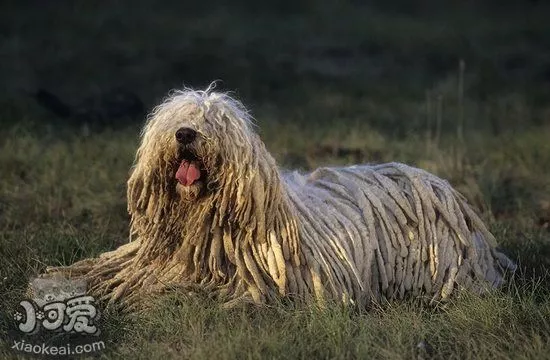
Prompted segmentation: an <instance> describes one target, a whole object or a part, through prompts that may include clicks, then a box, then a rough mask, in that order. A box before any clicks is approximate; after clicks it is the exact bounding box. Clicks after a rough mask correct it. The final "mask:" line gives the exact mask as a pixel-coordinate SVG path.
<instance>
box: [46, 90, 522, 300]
mask: <svg viewBox="0 0 550 360" xmlns="http://www.w3.org/2000/svg"><path fill="white" fill-rule="evenodd" d="M128 210H129V212H130V215H131V218H132V221H131V229H130V235H131V240H132V241H131V242H130V243H129V244H127V245H124V246H122V247H120V248H119V249H116V250H114V251H111V252H108V253H105V254H103V255H101V256H100V257H99V258H96V259H87V260H83V261H81V262H78V263H76V264H74V265H72V266H69V267H66V268H55V269H53V270H55V271H63V272H69V273H71V275H72V276H76V277H80V278H85V279H87V280H88V281H89V282H90V284H91V289H92V291H93V292H95V293H97V294H99V295H102V296H104V297H105V298H107V299H109V300H111V301H116V300H121V301H122V302H123V303H125V304H131V303H135V301H136V300H138V299H140V298H141V296H140V294H143V293H150V292H156V291H159V290H162V289H164V288H166V287H167V286H171V285H183V286H188V287H192V288H195V289H196V288H199V289H202V290H205V291H208V292H209V293H211V294H214V295H216V296H219V297H220V298H221V299H222V300H224V301H226V302H229V303H233V302H235V301H240V300H244V299H248V300H252V301H254V302H256V303H262V302H265V301H269V300H272V299H274V298H276V297H280V296H290V297H293V298H297V299H302V300H306V301H307V300H310V299H316V300H321V301H323V300H327V299H332V300H338V301H344V302H346V303H354V304H357V305H359V306H365V305H368V304H369V303H371V302H373V301H374V302H378V301H381V300H384V299H387V300H391V299H401V298H404V297H406V296H408V295H412V296H420V297H422V298H424V299H428V300H440V299H446V298H448V297H449V296H450V295H451V294H452V293H453V292H454V291H455V290H456V289H457V288H467V289H470V290H473V291H476V292H481V291H483V290H484V289H486V288H488V287H496V286H499V285H500V284H501V283H502V282H503V275H504V273H505V272H506V271H511V270H513V269H514V268H515V266H514V264H513V263H512V262H511V261H510V260H509V259H508V258H507V257H506V256H504V255H503V254H501V253H499V252H498V251H497V250H495V247H494V239H493V236H492V235H491V234H490V233H489V232H488V231H487V229H486V227H485V226H484V224H483V223H482V221H481V220H480V218H479V217H478V216H477V215H476V213H475V212H474V211H473V210H472V209H471V208H470V206H469V205H468V204H467V202H466V200H465V199H464V197H462V196H461V195H460V194H459V193H457V192H456V191H455V190H454V189H453V188H452V187H451V186H450V185H449V184H448V183H447V182H446V181H444V180H442V179H440V178H438V177H436V176H434V175H431V174H429V173H427V172H425V171H423V170H420V169H416V168H413V167H409V166H407V165H403V164H398V163H390V164H382V165H375V166H370V165H361V166H351V167H341V168H320V169H318V170H315V171H314V172H312V173H310V174H300V173H298V172H291V173H283V172H282V171H281V170H280V169H279V168H278V167H277V164H276V162H275V160H274V159H273V157H272V156H271V155H270V154H269V152H268V151H267V150H266V148H265V146H264V144H263V142H262V141H261V140H260V138H259V137H258V135H257V134H256V133H255V132H254V131H253V128H252V126H251V119H250V116H249V115H248V113H247V111H246V109H245V108H244V107H243V105H242V104H240V103H239V102H237V101H236V100H234V99H232V98H230V97H229V96H228V95H226V94H221V93H216V92H213V91H211V90H210V89H208V90H206V91H193V90H183V91H176V92H174V93H173V94H172V95H171V96H170V97H169V98H168V99H167V100H166V101H165V102H164V103H163V104H161V105H160V106H158V107H157V108H156V109H155V110H154V112H153V113H152V115H151V116H150V118H149V120H148V122H147V124H146V126H145V128H144V131H143V135H142V141H141V145H140V147H139V149H138V151H137V156H136V162H135V167H134V169H133V172H132V175H131V177H130V179H129V181H128Z"/></svg>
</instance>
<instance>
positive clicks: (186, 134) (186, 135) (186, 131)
mask: <svg viewBox="0 0 550 360" xmlns="http://www.w3.org/2000/svg"><path fill="white" fill-rule="evenodd" d="M196 137H197V132H196V131H195V130H193V129H191V128H187V127H182V128H179V129H178V131H176V140H178V142H179V143H180V144H183V145H187V144H190V143H192V142H193V140H195V138H196Z"/></svg>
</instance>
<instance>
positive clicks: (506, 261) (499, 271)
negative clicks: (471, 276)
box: [472, 232, 517, 288]
mask: <svg viewBox="0 0 550 360" xmlns="http://www.w3.org/2000/svg"><path fill="white" fill-rule="evenodd" d="M472 237H473V240H474V246H475V247H476V252H477V256H478V259H477V260H478V261H477V263H478V264H484V265H486V266H483V268H482V269H480V270H481V271H482V273H483V274H484V280H485V281H486V282H487V283H489V284H490V285H491V286H492V287H495V288H497V287H500V286H501V285H503V284H504V283H505V278H506V277H507V276H511V275H512V274H513V273H514V272H515V271H516V269H517V265H516V264H515V263H514V262H513V261H512V260H511V259H510V258H509V257H508V256H506V255H505V254H504V253H502V252H500V250H499V249H498V248H495V247H493V246H491V244H490V243H489V242H488V241H487V240H486V239H485V238H484V237H483V235H482V234H481V233H479V232H474V233H473V234H472Z"/></svg>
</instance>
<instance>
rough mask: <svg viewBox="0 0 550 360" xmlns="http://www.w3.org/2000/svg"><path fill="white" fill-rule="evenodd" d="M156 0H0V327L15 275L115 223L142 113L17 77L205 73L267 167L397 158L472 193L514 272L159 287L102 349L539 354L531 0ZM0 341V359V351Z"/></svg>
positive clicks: (69, 84) (549, 337) (183, 353)
mask: <svg viewBox="0 0 550 360" xmlns="http://www.w3.org/2000/svg"><path fill="white" fill-rule="evenodd" d="M166 4H167V5H166V6H165V7H162V8H158V9H155V11H154V14H153V12H152V10H151V7H150V6H149V5H148V4H147V3H146V2H145V1H138V2H135V3H134V5H132V6H129V5H128V4H127V3H125V2H123V1H116V2H112V4H111V5H110V6H109V7H108V8H107V7H105V8H103V7H98V6H97V5H93V4H92V3H90V2H88V1H75V2H71V4H70V5H69V4H67V5H66V6H54V5H51V4H47V5H40V7H34V8H33V7H27V6H24V5H22V4H21V3H19V2H7V3H6V4H3V5H2V6H3V7H4V6H5V10H6V11H0V30H1V32H0V34H1V36H2V40H3V41H2V42H1V43H0V53H1V54H2V55H5V56H4V57H3V59H4V60H3V66H2V67H0V77H1V78H2V79H3V80H4V82H3V84H4V85H3V87H2V88H0V123H1V124H2V132H1V133H0V294H1V295H2V296H1V297H0V306H1V308H2V309H4V310H5V311H4V310H3V311H2V312H0V313H1V314H2V316H0V338H1V337H2V335H1V334H3V333H4V332H5V331H7V330H9V329H10V327H11V326H12V325H11V323H9V319H8V317H7V316H8V315H9V312H10V311H11V309H13V308H14V307H15V306H16V305H17V304H18V302H19V301H20V300H21V299H22V297H23V294H24V291H25V288H26V283H27V280H28V278H29V277H32V276H34V275H36V274H38V273H40V272H42V271H43V270H44V268H45V266H46V265H56V264H70V263H72V262H73V261H75V260H78V259H82V258H85V257H88V256H94V255H97V254H99V253H101V252H102V251H105V250H108V249H113V248H114V247H116V246H118V245H120V244H122V243H124V242H125V241H126V239H127V237H128V232H127V231H128V220H129V219H128V215H127V213H126V200H125V191H126V190H125V184H126V180H127V177H128V173H129V169H130V166H131V164H132V161H133V157H134V154H135V150H136V148H137V145H138V141H139V137H138V136H139V130H140V127H141V124H142V119H139V120H136V121H135V123H133V124H130V125H127V126H118V127H117V126H113V128H111V129H105V130H104V131H102V132H91V133H90V132H88V131H86V130H85V129H84V128H83V127H82V126H81V124H78V123H71V121H73V120H71V119H68V120H59V119H56V118H55V117H54V116H53V115H51V114H49V113H48V112H47V111H45V110H44V109H42V108H40V107H39V106H38V105H37V104H36V102H34V100H33V99H32V98H31V97H29V96H28V92H29V91H33V90H36V88H38V87H44V88H46V89H49V90H50V91H53V92H54V93H56V94H58V95H59V96H60V97H61V98H62V99H63V100H65V101H66V102H68V103H72V104H75V103H78V102H80V101H81V100H82V99H85V98H87V97H90V96H91V97H94V96H97V95H98V94H101V93H103V92H104V91H107V90H109V89H111V88H113V87H117V86H123V87H125V88H127V89H131V90H132V91H134V92H135V93H136V94H137V95H139V96H140V97H141V98H142V99H143V100H144V103H145V104H146V106H147V107H148V108H149V109H150V108H151V107H152V106H153V105H154V104H155V103H157V102H158V101H159V99H161V98H162V97H163V96H164V95H165V93H166V91H168V90H169V89H170V88H172V87H178V86H181V85H182V83H185V84H186V85H193V86H202V85H205V84H207V83H208V82H210V81H211V80H214V79H223V80H224V82H223V83H222V84H221V87H222V88H225V89H230V90H236V95H237V96H238V97H239V98H241V99H242V100H243V101H244V102H245V103H246V104H247V105H249V106H250V107H252V110H253V114H254V116H255V118H256V119H257V120H256V122H257V125H258V131H259V133H260V134H261V136H262V138H263V139H264V141H265V143H266V145H267V147H268V149H269V150H270V151H271V152H272V153H273V154H274V156H275V157H276V158H277V160H278V161H279V163H280V164H281V166H284V167H288V168H296V167H297V168H301V169H312V168H315V167H317V166H321V165H327V164H328V165H330V164H332V165H336V164H351V163H357V162H386V161H401V162H406V163H409V164H412V165H416V166H419V167H422V168H424V169H427V170H429V171H432V172H434V173H436V174H438V175H440V176H442V177H444V178H446V179H449V180H450V182H451V183H452V184H453V185H454V186H456V187H457V188H458V189H460V191H461V192H463V193H464V194H465V195H466V196H467V197H468V199H469V200H470V201H471V202H472V203H473V204H474V205H475V206H477V207H478V208H480V209H481V210H482V212H483V217H484V218H485V219H486V221H487V222H488V224H489V225H490V228H491V230H492V231H493V232H494V233H495V235H496V237H497V239H498V241H499V243H500V244H501V246H502V247H503V249H504V251H505V252H506V253H507V254H509V255H510V256H511V257H512V258H513V259H515V260H517V261H518V263H519V264H520V270H519V271H518V274H516V276H515V277H514V278H513V279H512V281H511V282H510V284H509V285H508V286H507V287H505V288H503V289H500V290H498V291H495V293H493V294H490V295H488V296H485V297H478V296H474V295H471V294H464V295H462V296H461V297H460V298H456V299H454V300H453V301H452V302H451V303H449V304H446V305H445V306H440V307H437V308H430V307H425V306H422V305H420V304H417V303H416V302H415V301H414V300H410V301H405V302H400V303H391V304H381V305H380V306H379V307H377V308H375V309H372V310H370V311H362V310H353V309H346V308H341V307H340V306H338V305H330V306H328V307H327V308H325V309H319V308H317V307H315V306H311V307H298V306H294V305H293V304H287V303H281V304H272V305H270V306H265V307H244V308H237V309H232V310H224V309H221V308H220V306H219V304H218V303H216V302H215V301H214V300H209V299H204V298H190V297H188V296H186V295H185V294H180V293H178V292H174V293H172V294H170V295H168V296H166V297H165V298H163V299H160V300H158V301H157V302H155V303H154V304H153V306H152V308H151V309H150V310H149V311H146V312H145V313H141V314H133V315H122V314H111V313H109V314H104V316H103V320H102V323H101V329H102V331H103V334H104V338H105V340H106V341H107V344H106V347H107V349H106V351H104V352H103V353H102V356H103V357H105V358H121V359H122V358H128V357H137V358H143V359H160V358H162V359H166V358H174V359H179V358H193V359H205V358H227V359H233V358H250V359H257V358H262V359H263V358H385V359H400V358H403V359H411V358H429V357H430V356H431V357H434V358H445V359H485V358H509V359H543V358H550V355H549V354H550V320H549V319H550V300H549V299H550V274H549V270H548V269H549V268H550V230H549V229H550V171H549V170H548V169H550V142H549V141H548V139H550V116H549V114H550V106H549V105H548V104H549V103H548V101H547V99H548V96H549V95H550V93H549V90H548V89H550V87H549V86H548V81H549V77H550V61H549V60H548V59H549V55H550V53H549V52H548V51H549V50H548V48H547V46H545V44H547V43H548V41H550V32H549V31H548V26H547V25H546V24H547V20H546V15H545V14H546V13H547V12H545V11H544V10H545V8H544V5H539V7H535V6H531V7H528V6H520V5H518V4H515V3H514V2H513V1H508V2H506V4H504V3H502V2H501V3H499V4H498V11H497V8H496V7H495V6H494V5H490V3H489V2H488V1H487V2H485V4H482V5H462V4H461V3H457V4H452V5H448V6H450V9H445V8H442V7H441V5H438V4H439V3H438V2H434V1H422V2H419V4H418V6H416V7H414V8H411V7H410V6H408V5H407V4H408V3H407V2H402V1H394V2H392V3H388V4H386V5H384V6H382V5H380V6H369V7H360V6H359V5H350V4H347V5H346V4H342V3H337V2H330V1H327V2H325V3H323V4H322V5H316V6H313V4H309V3H308V2H307V1H304V2H302V3H299V4H294V3H293V4H290V3H288V2H283V4H286V5H280V6H279V5H269V6H268V5H262V6H260V5H257V3H256V2H250V1H240V2H238V3H236V4H235V5H234V6H232V7H227V6H226V7H223V6H221V5H215V4H210V3H209V5H208V6H206V5H203V4H202V3H197V4H195V5H193V6H190V5H182V3H181V4H180V2H178V3H176V2H174V3H171V2H167V3H166ZM514 4H515V5H514ZM36 6H38V5H36ZM396 9H401V11H397V10H396ZM451 10H452V11H451ZM460 59H464V60H465V62H466V69H465V71H464V73H463V74H462V75H460V72H459V67H458V64H459V60H460ZM460 76H462V79H463V81H464V90H463V92H460V91H458V83H459V78H460ZM428 103H429V106H428ZM439 106H440V107H441V111H438V107H439ZM428 108H429V109H428ZM461 113H462V114H464V115H463V119H464V127H465V131H464V140H463V141H460V139H458V138H457V135H456V134H457V126H458V123H459V121H460V119H461V115H460V114H461ZM438 124H439V125H438ZM436 134H439V135H436ZM418 344H425V345H424V348H421V347H422V346H420V347H419V346H418ZM10 345H11V344H10V343H1V345H0V358H14V357H16V355H17V354H16V353H15V352H14V351H12V350H11V349H10V348H9V347H10Z"/></svg>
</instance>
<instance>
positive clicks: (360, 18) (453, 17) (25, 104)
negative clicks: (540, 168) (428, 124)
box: [0, 0, 550, 136]
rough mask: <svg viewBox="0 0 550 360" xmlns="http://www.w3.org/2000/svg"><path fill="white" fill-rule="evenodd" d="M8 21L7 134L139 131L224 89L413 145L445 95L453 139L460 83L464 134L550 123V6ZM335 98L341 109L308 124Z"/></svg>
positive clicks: (58, 14)
mask: <svg viewBox="0 0 550 360" xmlns="http://www.w3.org/2000/svg"><path fill="white" fill-rule="evenodd" d="M1 9H2V10H1V11H0V35H1V42H0V44H1V45H0V52H1V59H2V60H1V61H2V66H1V68H0V78H1V79H2V81H1V88H0V117H1V121H2V122H4V123H10V124H13V123H20V122H21V121H32V122H38V123H41V124H44V123H51V124H54V125H55V126H56V127H58V128H61V127H66V126H69V127H72V126H75V125H76V126H77V127H80V126H81V125H82V124H83V123H84V124H87V125H86V126H88V125H89V126H90V127H91V128H92V130H101V129H103V128H105V127H123V126H126V125H128V124H129V123H135V122H137V123H141V121H142V120H143V115H144V113H146V112H148V111H150V110H151V108H152V107H153V106H154V105H155V104H157V103H158V102H159V101H160V100H161V99H162V98H163V96H165V94H166V93H167V92H168V90H170V89H173V88H181V87H182V86H184V85H185V86H190V87H205V86H207V85H208V84H209V83H210V82H211V81H213V80H221V81H220V82H219V84H218V88H219V89H223V90H232V91H235V94H236V96H237V97H239V98H241V99H242V100H243V101H244V102H245V103H246V104H249V106H250V107H252V108H253V109H260V110H258V111H254V113H256V114H262V110H261V109H262V106H264V105H272V106H273V107H275V108H277V109H276V110H277V112H276V114H277V115H279V117H280V118H281V120H280V121H284V119H290V121H293V122H295V121H303V122H306V123H310V122H323V121H328V122H329V123H330V122H332V121H336V120H338V121H345V120H346V119H354V121H357V120H358V119H360V121H366V122H368V123H369V124H370V125H372V126H373V127H375V128H376V129H378V130H380V131H383V132H385V133H388V134H390V135H396V136H405V135H407V134H409V133H410V131H418V130H420V129H422V128H423V127H424V126H425V118H426V106H425V105H426V101H427V99H428V98H430V99H431V100H433V101H432V103H434V101H437V99H438V97H439V96H441V97H442V100H441V102H442V105H443V106H444V114H443V116H442V117H443V121H442V127H443V129H445V128H449V129H454V126H455V125H453V124H454V123H455V121H456V117H455V115H454V114H456V106H457V96H459V95H457V84H456V82H457V78H458V77H459V76H463V81H464V90H463V95H460V96H463V97H464V99H465V100H464V101H463V106H464V109H465V112H466V118H467V119H469V125H467V127H466V128H467V129H473V130H475V131H478V130H481V129H483V130H489V132H490V133H499V132H501V131H507V130H512V131H516V130H517V129H518V128H525V127H530V126H537V125H540V124H543V123H548V122H549V121H550V120H549V117H548V113H549V111H548V101H547V100H548V95H549V92H550V31H549V30H550V26H549V25H548V24H549V20H548V16H549V15H550V7H549V6H547V5H546V4H544V2H542V1H511V0H510V1H444V2H441V1H431V0H424V1H416V2H409V1H399V0H398V1H376V2H375V1H288V0H283V1H277V2H267V3H263V2H259V1H248V0H246V1H245V0H241V1H231V2H227V3H226V2H225V1H162V2H152V1H109V2H93V1H85V0H80V1H4V2H3V3H2V6H1ZM461 59H462V60H463V61H464V64H465V67H464V69H463V71H461V70H460V68H459V62H460V60H461ZM327 93H330V94H333V95H334V94H335V95H336V96H337V97H338V98H339V99H340V101H339V103H338V105H337V106H333V107H331V108H330V109H324V110H322V111H320V114H314V115H310V116H308V115H307V114H302V112H305V113H309V114H311V112H312V109H310V108H308V106H314V105H312V99H315V98H319V96H320V94H321V95H322V94H327ZM313 101H315V100H313ZM319 106H321V107H323V106H327V105H326V102H325V103H323V102H322V101H321V104H316V105H315V107H319ZM453 131H454V130H453Z"/></svg>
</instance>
